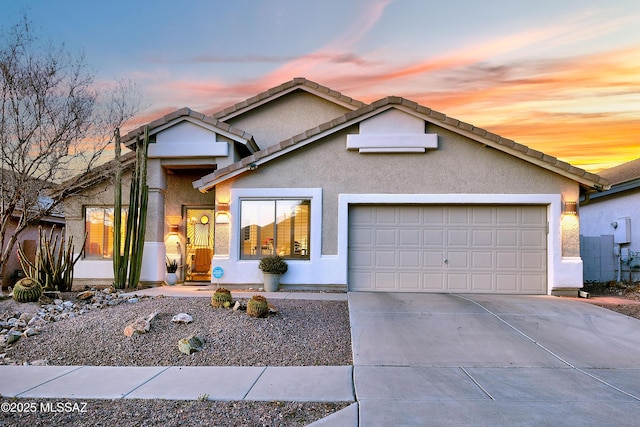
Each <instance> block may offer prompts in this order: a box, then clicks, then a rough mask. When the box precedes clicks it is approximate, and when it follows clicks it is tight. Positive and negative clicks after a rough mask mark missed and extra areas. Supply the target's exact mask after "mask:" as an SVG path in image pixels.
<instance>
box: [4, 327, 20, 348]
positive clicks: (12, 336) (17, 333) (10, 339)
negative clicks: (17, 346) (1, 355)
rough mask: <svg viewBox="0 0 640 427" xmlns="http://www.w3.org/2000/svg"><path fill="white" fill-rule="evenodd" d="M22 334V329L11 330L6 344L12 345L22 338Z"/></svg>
mask: <svg viewBox="0 0 640 427" xmlns="http://www.w3.org/2000/svg"><path fill="white" fill-rule="evenodd" d="M21 336H22V332H20V331H13V330H12V331H9V332H8V333H7V341H6V344H7V345H11V344H13V343H14V342H16V341H18V340H19V339H20V337H21Z"/></svg>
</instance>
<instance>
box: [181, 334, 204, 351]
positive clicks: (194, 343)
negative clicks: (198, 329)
mask: <svg viewBox="0 0 640 427" xmlns="http://www.w3.org/2000/svg"><path fill="white" fill-rule="evenodd" d="M203 348H204V340H203V339H202V338H200V337H198V336H196V335H191V336H189V337H187V338H182V339H181V340H180V341H178V350H180V352H181V353H184V354H187V355H191V354H192V353H196V352H198V351H202V350H203Z"/></svg>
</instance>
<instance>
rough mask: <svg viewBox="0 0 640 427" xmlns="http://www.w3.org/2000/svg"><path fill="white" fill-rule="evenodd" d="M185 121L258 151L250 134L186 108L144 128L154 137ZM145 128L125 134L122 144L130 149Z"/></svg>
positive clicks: (250, 150) (252, 150)
mask: <svg viewBox="0 0 640 427" xmlns="http://www.w3.org/2000/svg"><path fill="white" fill-rule="evenodd" d="M185 121H186V122H190V123H192V124H195V125H197V126H199V127H201V128H204V129H207V130H209V131H212V132H215V133H219V134H221V135H223V136H225V137H227V138H229V139H231V140H233V141H235V142H238V143H240V144H242V145H244V146H246V147H247V149H248V150H249V152H255V151H257V150H258V149H259V148H258V146H257V145H256V143H255V141H254V140H253V136H252V135H251V134H249V133H247V132H245V131H243V130H242V129H238V128H236V127H233V126H231V125H229V124H228V123H225V122H222V121H220V120H217V119H214V118H212V117H208V116H206V115H204V114H202V113H198V112H196V111H193V110H191V109H190V108H187V107H184V108H180V109H179V110H176V111H174V112H172V113H169V114H167V115H165V116H163V117H160V118H159V119H156V120H154V121H152V122H151V123H149V124H148V125H145V126H149V135H150V136H154V135H157V134H158V133H160V132H162V131H164V130H167V129H169V128H171V127H174V126H176V125H178V124H180V123H182V122H185ZM145 126H140V127H139V128H138V129H136V130H133V131H131V132H129V133H127V134H126V135H125V136H124V137H122V143H123V144H124V145H126V146H128V147H129V148H131V146H132V145H134V144H133V143H134V141H135V140H136V139H137V138H139V137H140V136H141V135H142V134H143V133H144V128H145Z"/></svg>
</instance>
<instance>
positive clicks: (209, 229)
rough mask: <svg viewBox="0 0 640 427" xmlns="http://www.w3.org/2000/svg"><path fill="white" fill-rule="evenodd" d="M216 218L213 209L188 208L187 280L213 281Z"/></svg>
mask: <svg viewBox="0 0 640 427" xmlns="http://www.w3.org/2000/svg"><path fill="white" fill-rule="evenodd" d="M214 220H215V211H214V210H213V209H207V208H187V211H186V221H187V227H186V230H187V235H186V239H187V244H186V263H185V264H186V265H185V280H186V281H188V282H210V281H211V258H213V248H214V246H213V224H214Z"/></svg>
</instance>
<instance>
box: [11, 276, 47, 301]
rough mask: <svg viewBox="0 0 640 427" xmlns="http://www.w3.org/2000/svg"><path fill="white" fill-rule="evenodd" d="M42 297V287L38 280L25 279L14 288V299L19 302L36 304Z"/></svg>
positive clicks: (19, 281)
mask: <svg viewBox="0 0 640 427" xmlns="http://www.w3.org/2000/svg"><path fill="white" fill-rule="evenodd" d="M41 296H42V285H40V282H38V281H37V280H33V279H32V278H30V277H25V278H23V279H20V280H18V282H17V283H16V285H15V286H14V288H13V299H14V300H16V301H18V302H36V301H38V300H39V299H40V297H41Z"/></svg>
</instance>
